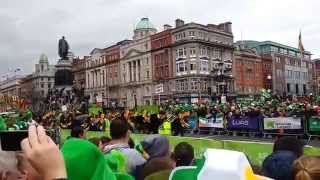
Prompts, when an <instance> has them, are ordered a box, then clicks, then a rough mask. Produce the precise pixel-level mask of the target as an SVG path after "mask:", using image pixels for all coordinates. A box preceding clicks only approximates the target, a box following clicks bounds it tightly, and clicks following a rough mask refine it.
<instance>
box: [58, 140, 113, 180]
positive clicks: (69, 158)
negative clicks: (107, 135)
mask: <svg viewBox="0 0 320 180" xmlns="http://www.w3.org/2000/svg"><path fill="white" fill-rule="evenodd" d="M61 152H62V155H63V157H64V162H65V167H66V170H67V174H68V179H69V180H78V179H115V177H114V174H113V173H112V171H111V169H110V168H109V166H108V164H107V161H106V158H105V156H104V154H103V153H102V152H101V151H100V149H98V148H97V147H96V146H95V145H94V144H92V143H90V142H88V141H86V140H83V139H70V140H67V141H66V142H65V143H64V144H63V146H62V148H61Z"/></svg>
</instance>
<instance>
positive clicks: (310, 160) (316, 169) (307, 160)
mask: <svg viewBox="0 0 320 180" xmlns="http://www.w3.org/2000/svg"><path fill="white" fill-rule="evenodd" d="M293 177H294V179H295V180H317V179H320V157H319V156H302V157H300V158H299V159H297V160H296V161H294V163H293Z"/></svg>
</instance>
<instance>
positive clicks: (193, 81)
mask: <svg viewBox="0 0 320 180" xmlns="http://www.w3.org/2000/svg"><path fill="white" fill-rule="evenodd" d="M199 82H200V81H199V80H198V79H191V82H190V87H191V90H198V88H199Z"/></svg>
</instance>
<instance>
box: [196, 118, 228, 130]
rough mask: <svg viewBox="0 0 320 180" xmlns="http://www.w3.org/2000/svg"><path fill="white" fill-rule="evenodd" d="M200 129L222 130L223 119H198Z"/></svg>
mask: <svg viewBox="0 0 320 180" xmlns="http://www.w3.org/2000/svg"><path fill="white" fill-rule="evenodd" d="M202 127H213V128H223V117H217V118H216V119H214V118H202V117H199V128H202Z"/></svg>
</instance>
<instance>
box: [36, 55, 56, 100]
mask: <svg viewBox="0 0 320 180" xmlns="http://www.w3.org/2000/svg"><path fill="white" fill-rule="evenodd" d="M55 71H56V68H55V66H54V65H50V64H49V61H48V57H47V56H46V55H45V54H41V55H40V59H39V63H38V64H36V65H35V71H34V73H33V74H32V76H33V79H32V84H33V89H32V92H33V93H34V97H35V99H37V97H40V98H46V97H47V95H48V93H49V92H50V91H51V90H53V89H54V75H55Z"/></svg>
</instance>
